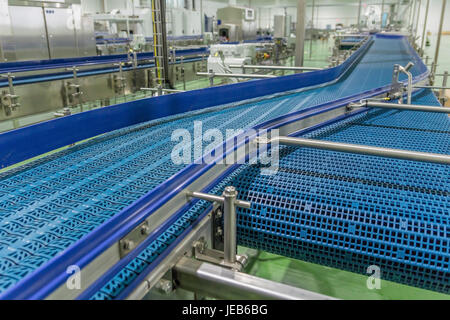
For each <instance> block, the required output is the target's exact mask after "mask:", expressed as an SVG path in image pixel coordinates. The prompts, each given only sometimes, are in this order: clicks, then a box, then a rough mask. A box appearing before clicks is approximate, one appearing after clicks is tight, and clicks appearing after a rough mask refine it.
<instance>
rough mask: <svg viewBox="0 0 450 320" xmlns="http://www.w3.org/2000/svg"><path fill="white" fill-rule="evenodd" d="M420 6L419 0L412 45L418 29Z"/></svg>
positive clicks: (420, 0)
mask: <svg viewBox="0 0 450 320" xmlns="http://www.w3.org/2000/svg"><path fill="white" fill-rule="evenodd" d="M421 6H422V0H419V5H418V6H417V18H416V27H415V28H414V47H415V45H416V39H417V29H419V18H420V7H421Z"/></svg>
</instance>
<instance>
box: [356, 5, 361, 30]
mask: <svg viewBox="0 0 450 320" xmlns="http://www.w3.org/2000/svg"><path fill="white" fill-rule="evenodd" d="M356 26H357V27H358V30H359V31H361V0H359V5H358V22H357V24H356Z"/></svg>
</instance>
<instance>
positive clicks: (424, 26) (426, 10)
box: [420, 0, 430, 56]
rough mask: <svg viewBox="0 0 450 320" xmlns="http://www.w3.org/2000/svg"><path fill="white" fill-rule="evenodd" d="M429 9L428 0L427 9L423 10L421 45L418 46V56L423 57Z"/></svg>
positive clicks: (428, 1)
mask: <svg viewBox="0 0 450 320" xmlns="http://www.w3.org/2000/svg"><path fill="white" fill-rule="evenodd" d="M429 9H430V0H427V7H426V9H425V21H424V22H423V32H422V44H421V45H420V56H423V53H424V51H423V46H424V44H425V38H426V36H427V35H426V32H427V22H428V11H429Z"/></svg>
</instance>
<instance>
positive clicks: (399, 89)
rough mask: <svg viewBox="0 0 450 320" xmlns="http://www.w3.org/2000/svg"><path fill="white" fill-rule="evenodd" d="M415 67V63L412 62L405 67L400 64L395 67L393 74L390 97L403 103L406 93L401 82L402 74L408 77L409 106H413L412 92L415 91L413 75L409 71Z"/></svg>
mask: <svg viewBox="0 0 450 320" xmlns="http://www.w3.org/2000/svg"><path fill="white" fill-rule="evenodd" d="M413 66H414V63H412V62H411V61H410V62H408V64H407V65H406V66H405V67H402V66H401V65H399V64H396V65H394V71H393V73H392V84H391V90H390V92H389V96H390V97H392V98H394V99H396V98H398V99H399V103H403V91H404V85H403V83H402V82H400V81H399V76H400V73H404V74H406V75H407V76H408V86H407V90H408V104H411V100H412V90H413V84H412V80H413V76H412V73H411V72H409V70H410V69H411V68H412V67H413Z"/></svg>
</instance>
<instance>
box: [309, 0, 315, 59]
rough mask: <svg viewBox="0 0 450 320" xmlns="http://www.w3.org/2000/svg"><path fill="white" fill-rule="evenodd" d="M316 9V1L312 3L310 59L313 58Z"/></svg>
mask: <svg viewBox="0 0 450 320" xmlns="http://www.w3.org/2000/svg"><path fill="white" fill-rule="evenodd" d="M314 8H315V1H314V0H313V2H312V13H311V35H310V36H311V41H310V42H309V58H310V59H311V58H312V43H313V32H314Z"/></svg>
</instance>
